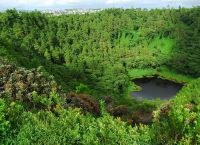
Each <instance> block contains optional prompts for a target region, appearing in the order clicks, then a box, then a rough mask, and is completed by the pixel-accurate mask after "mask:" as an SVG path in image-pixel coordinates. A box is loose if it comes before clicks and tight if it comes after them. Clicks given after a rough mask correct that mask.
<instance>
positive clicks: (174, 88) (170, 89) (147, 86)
mask: <svg viewBox="0 0 200 145" xmlns="http://www.w3.org/2000/svg"><path fill="white" fill-rule="evenodd" d="M134 82H135V83H136V84H137V85H138V86H140V87H142V91H139V92H132V93H131V96H133V97H138V98H147V99H156V98H160V99H161V100H168V99H170V98H171V97H173V96H175V95H176V94H177V93H178V92H179V90H180V89H181V88H182V85H181V84H178V83H174V82H171V81H168V80H163V79H159V78H155V77H154V78H142V79H136V80H134Z"/></svg>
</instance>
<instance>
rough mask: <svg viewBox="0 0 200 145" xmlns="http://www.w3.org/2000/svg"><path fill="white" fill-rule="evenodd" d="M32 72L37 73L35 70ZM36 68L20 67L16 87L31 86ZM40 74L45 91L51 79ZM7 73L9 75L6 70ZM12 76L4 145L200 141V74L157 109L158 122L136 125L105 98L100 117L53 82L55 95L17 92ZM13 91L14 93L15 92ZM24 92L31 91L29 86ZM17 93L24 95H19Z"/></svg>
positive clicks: (0, 137)
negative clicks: (76, 103) (84, 109)
mask: <svg viewBox="0 0 200 145" xmlns="http://www.w3.org/2000/svg"><path fill="white" fill-rule="evenodd" d="M1 67H2V66H1ZM9 68H13V67H12V66H10V65H3V71H11V70H12V69H9ZM1 69H2V68H1ZM3 71H1V72H3ZM32 71H33V72H35V70H32ZM32 71H28V70H25V69H22V68H20V69H19V70H17V71H14V74H13V75H12V77H17V78H18V79H19V80H18V82H17V83H13V84H12V85H20V89H22V87H25V86H24V84H23V83H30V82H31V80H32V79H31V76H30V75H31V74H32ZM21 73H28V76H27V80H26V81H23V82H21V81H22V80H23V79H25V78H19V77H20V76H21V75H20V74H21ZM36 73H37V75H36V76H35V78H34V79H37V78H36V77H40V79H39V80H38V82H37V83H36V84H32V87H35V88H34V89H36V90H37V89H40V90H41V91H45V89H41V86H43V85H45V83H43V82H40V80H43V81H47V80H46V79H45V77H44V76H42V75H39V74H40V72H39V71H36ZM1 75H6V73H3V74H1ZM9 76H10V75H9ZM9 76H7V77H8V78H9ZM12 77H10V79H8V80H7V79H6V80H4V79H3V80H2V81H1V83H4V82H5V81H6V82H7V83H6V84H5V85H4V86H6V88H5V89H6V91H3V93H1V98H0V143H1V144H66V143H67V144H85V145H87V144H99V145H101V144H113V145H115V144H128V145H132V144H138V145H140V144H142V145H143V144H146V145H155V144H158V145H160V144H194V145H198V144H199V143H200V138H199V132H200V126H199V123H200V118H199V116H200V109H199V107H200V100H199V98H200V91H199V88H200V78H198V79H195V80H193V81H191V82H189V83H188V84H187V85H186V86H184V88H183V89H182V91H181V92H180V93H179V94H178V95H177V96H176V97H175V98H174V99H172V100H171V101H169V102H166V103H165V104H163V105H162V106H160V107H159V108H158V109H157V110H156V111H154V119H153V123H152V125H135V126H134V127H131V126H130V125H128V124H127V123H125V122H122V121H121V120H120V118H114V117H112V116H110V114H108V113H107V111H106V110H105V104H104V103H103V102H102V101H100V116H96V117H95V116H93V115H91V114H88V113H85V114H84V113H83V112H82V110H80V109H72V108H71V107H70V106H71V105H70V103H72V102H73V101H67V100H68V99H69V98H68V97H67V98H68V99H67V98H66V102H65V100H64V99H63V97H60V96H59V94H60V95H62V93H61V92H60V90H58V88H57V87H55V86H56V85H55V84H53V83H50V84H51V85H52V86H51V85H49V86H47V87H46V89H53V90H54V93H51V94H50V95H48V94H46V95H45V96H44V94H43V95H42V96H40V95H39V94H37V95H36V94H35V93H32V95H31V94H28V95H23V96H21V97H23V98H22V99H20V92H21V91H20V90H17V92H15V91H16V90H12V89H13V88H14V87H13V88H12V87H11V88H9V87H10V86H11V85H10V80H11V78H12ZM21 77H22V76H21ZM32 77H34V76H32ZM1 78H3V77H2V76H1ZM4 78H6V77H4ZM20 79H22V80H21V81H20ZM51 79H52V78H51ZM38 83H41V84H38ZM54 83H55V82H54ZM37 84H38V87H37ZM32 87H31V88H32ZM10 91H12V93H9V92H10ZM15 93H16V94H15ZM23 93H28V92H26V90H24V92H23ZM41 93H44V92H41ZM56 93H58V94H56ZM15 96H18V97H17V98H15ZM12 97H14V98H12ZM30 98H31V100H30ZM26 100H29V101H26ZM151 103H153V102H151ZM63 104H65V105H64V106H65V107H64V106H63ZM141 105H142V104H141ZM143 105H144V106H143V107H148V106H147V104H146V103H145V102H143ZM153 105H154V104H153ZM66 106H68V107H66ZM45 108H46V109H45ZM177 136H178V138H177Z"/></svg>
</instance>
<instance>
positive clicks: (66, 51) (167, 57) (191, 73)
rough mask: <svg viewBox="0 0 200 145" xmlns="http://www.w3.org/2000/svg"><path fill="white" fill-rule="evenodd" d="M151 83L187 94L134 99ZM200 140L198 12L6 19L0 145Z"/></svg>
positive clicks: (1, 21)
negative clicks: (144, 82) (140, 82)
mask: <svg viewBox="0 0 200 145" xmlns="http://www.w3.org/2000/svg"><path fill="white" fill-rule="evenodd" d="M152 76H157V77H159V78H164V79H168V80H171V81H174V82H177V83H182V84H184V86H183V88H182V89H181V91H180V92H179V93H178V94H177V96H175V97H174V98H172V99H171V100H169V101H161V100H159V99H157V100H137V99H133V98H132V97H131V96H130V91H133V90H140V87H139V86H137V85H136V84H135V83H133V82H132V80H133V79H135V78H142V77H152ZM145 116H148V117H146V118H150V119H146V118H145ZM199 132H200V7H194V8H190V9H189V8H179V9H153V10H142V9H107V10H103V11H101V12H96V13H91V14H89V13H87V14H70V15H59V16H54V15H51V14H47V13H41V12H39V11H33V12H21V11H17V10H15V9H13V10H7V11H5V12H0V144H85V145H88V144H130V145H132V144H140V145H145V144H147V145H149V144H150V145H151V144H152V145H155V144H200V134H199Z"/></svg>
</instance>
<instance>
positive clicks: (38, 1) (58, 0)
mask: <svg viewBox="0 0 200 145" xmlns="http://www.w3.org/2000/svg"><path fill="white" fill-rule="evenodd" d="M168 5H169V6H170V7H178V6H182V7H192V6H200V0H0V10H5V9H10V8H16V9H19V10H34V9H38V10H45V9H67V8H112V7H119V8H131V7H133V8H163V7H167V6H168Z"/></svg>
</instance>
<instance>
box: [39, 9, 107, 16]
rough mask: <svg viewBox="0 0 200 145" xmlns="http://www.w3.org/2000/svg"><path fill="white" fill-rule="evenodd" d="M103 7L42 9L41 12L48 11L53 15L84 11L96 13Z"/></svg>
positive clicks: (82, 12) (84, 12)
mask: <svg viewBox="0 0 200 145" xmlns="http://www.w3.org/2000/svg"><path fill="white" fill-rule="evenodd" d="M102 10H103V9H65V10H43V11H41V12H42V13H48V14H52V15H55V16H58V15H63V14H65V15H68V14H86V13H96V12H100V11H102Z"/></svg>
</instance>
